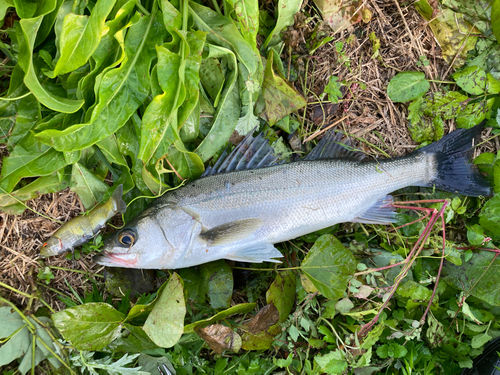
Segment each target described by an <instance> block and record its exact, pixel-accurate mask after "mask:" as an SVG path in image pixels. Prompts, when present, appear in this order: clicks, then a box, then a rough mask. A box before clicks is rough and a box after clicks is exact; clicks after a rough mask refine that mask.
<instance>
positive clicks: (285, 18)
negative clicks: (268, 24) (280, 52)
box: [262, 0, 302, 49]
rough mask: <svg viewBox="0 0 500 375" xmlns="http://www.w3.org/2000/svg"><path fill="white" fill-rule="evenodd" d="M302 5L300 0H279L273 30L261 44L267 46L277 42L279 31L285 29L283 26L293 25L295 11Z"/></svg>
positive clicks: (278, 40)
mask: <svg viewBox="0 0 500 375" xmlns="http://www.w3.org/2000/svg"><path fill="white" fill-rule="evenodd" d="M301 6H302V0H279V1H278V5H277V6H276V9H277V11H278V17H277V20H276V26H274V29H273V31H272V32H271V33H270V34H269V36H268V37H267V38H266V41H265V42H264V44H263V46H262V47H263V48H264V49H265V48H267V47H268V46H271V47H272V46H274V45H276V44H278V43H279V42H280V41H281V39H280V32H281V31H282V30H283V29H285V27H288V26H291V25H293V22H294V17H295V13H297V12H298V11H299V10H300V7H301Z"/></svg>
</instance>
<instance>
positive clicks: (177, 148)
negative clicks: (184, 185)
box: [167, 141, 205, 180]
mask: <svg viewBox="0 0 500 375" xmlns="http://www.w3.org/2000/svg"><path fill="white" fill-rule="evenodd" d="M167 157H168V160H169V162H170V163H171V164H172V166H173V167H174V168H175V170H176V171H177V173H179V174H180V175H181V176H182V177H183V178H188V179H190V180H194V179H197V178H198V177H200V176H201V174H202V173H203V171H204V170H205V166H204V165H203V161H202V160H201V159H200V157H199V156H198V155H197V154H195V153H194V152H191V151H188V150H186V148H185V147H184V144H183V143H182V142H181V141H175V142H174V144H173V145H172V146H170V148H169V151H168V155H167Z"/></svg>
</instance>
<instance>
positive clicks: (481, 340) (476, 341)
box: [470, 333, 493, 349]
mask: <svg viewBox="0 0 500 375" xmlns="http://www.w3.org/2000/svg"><path fill="white" fill-rule="evenodd" d="M492 338H493V337H491V336H490V335H488V334H487V333H483V334H479V335H476V336H474V337H473V338H472V340H471V343H470V346H472V348H474V349H477V348H480V347H482V346H483V345H484V344H486V343H487V342H488V341H490V340H491V339H492Z"/></svg>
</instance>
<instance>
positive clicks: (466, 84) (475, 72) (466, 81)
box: [453, 66, 487, 95]
mask: <svg viewBox="0 0 500 375" xmlns="http://www.w3.org/2000/svg"><path fill="white" fill-rule="evenodd" d="M453 79H454V80H455V81H456V82H457V85H458V86H459V87H460V88H461V89H462V90H464V91H465V92H468V93H469V94H473V95H480V94H483V93H484V92H485V90H486V84H487V80H486V72H485V71H484V70H483V69H481V68H479V67H477V66H468V67H466V68H464V69H462V70H461V71H459V72H456V73H454V74H453Z"/></svg>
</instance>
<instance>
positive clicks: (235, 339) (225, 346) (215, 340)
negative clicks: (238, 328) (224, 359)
mask: <svg viewBox="0 0 500 375" xmlns="http://www.w3.org/2000/svg"><path fill="white" fill-rule="evenodd" d="M195 332H196V334H197V335H198V336H200V337H201V338H202V339H203V340H204V341H205V342H206V343H207V344H208V346H209V347H210V349H212V350H213V351H214V352H216V353H217V354H222V353H223V352H224V351H225V350H231V351H233V352H235V353H238V352H239V350H240V349H241V337H240V335H238V334H237V333H236V332H233V330H232V329H231V328H229V327H226V326H223V325H222V324H212V325H210V326H208V327H204V328H195Z"/></svg>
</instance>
